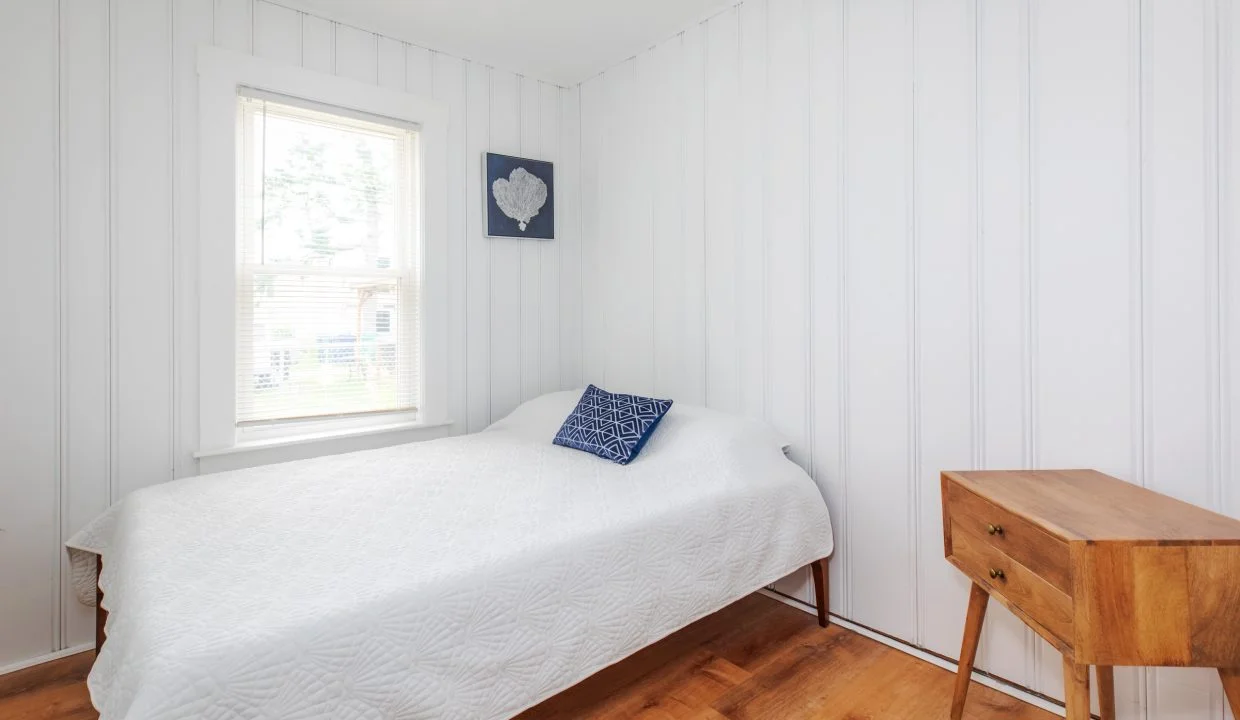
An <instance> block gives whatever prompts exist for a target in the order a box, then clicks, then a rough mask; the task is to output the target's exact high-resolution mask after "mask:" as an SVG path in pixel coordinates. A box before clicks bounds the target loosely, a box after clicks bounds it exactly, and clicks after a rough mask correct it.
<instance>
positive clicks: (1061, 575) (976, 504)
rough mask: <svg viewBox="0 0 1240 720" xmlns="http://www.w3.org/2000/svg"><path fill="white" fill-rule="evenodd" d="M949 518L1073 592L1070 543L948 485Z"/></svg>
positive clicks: (1062, 588)
mask: <svg viewBox="0 0 1240 720" xmlns="http://www.w3.org/2000/svg"><path fill="white" fill-rule="evenodd" d="M944 502H946V503H947V508H946V515H947V516H948V517H949V518H950V519H951V521H952V522H955V523H959V524H960V525H961V526H962V527H963V528H965V529H966V530H968V531H970V532H971V533H973V534H974V535H975V536H977V537H978V538H980V539H981V540H983V541H984V542H985V543H987V544H989V545H992V546H994V547H995V548H996V549H998V550H999V551H1001V552H1002V553H1003V554H1005V555H1007V556H1009V557H1011V558H1012V559H1014V560H1016V562H1018V563H1020V564H1021V565H1024V566H1025V567H1026V568H1028V569H1029V570H1031V571H1033V572H1034V573H1036V574H1037V575H1040V576H1041V577H1042V578H1044V579H1045V580H1046V581H1047V582H1049V583H1050V584H1051V585H1054V586H1055V587H1057V588H1059V589H1060V590H1062V591H1063V592H1065V593H1069V594H1071V593H1072V571H1071V555H1070V554H1069V552H1068V544H1067V543H1066V542H1064V541H1063V540H1060V539H1059V538H1057V537H1055V536H1053V535H1050V534H1048V533H1047V532H1046V531H1045V530H1042V529H1041V528H1039V527H1037V526H1035V525H1033V524H1032V523H1029V522H1028V521H1026V520H1024V519H1022V518H1020V517H1018V516H1017V515H1015V514H1013V513H1011V512H1008V511H1007V510H1004V509H1003V508H1001V507H999V506H998V505H995V504H994V503H992V502H989V501H988V500H985V499H983V498H980V497H978V496H977V495H974V494H973V493H971V492H969V491H968V490H965V489H964V488H962V487H960V486H958V485H957V484H956V483H947V492H946V493H945V495H944Z"/></svg>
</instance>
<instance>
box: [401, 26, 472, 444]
mask: <svg viewBox="0 0 1240 720" xmlns="http://www.w3.org/2000/svg"><path fill="white" fill-rule="evenodd" d="M409 50H410V53H409V55H410V57H412V56H413V52H412V51H413V48H410V49H409ZM409 77H412V74H410V76H409ZM490 87H491V85H490V71H489V70H488V69H487V68H486V67H484V66H482V65H479V64H477V63H467V66H466V88H465V90H466V96H465V106H466V107H467V108H468V112H467V115H466V128H465V187H466V192H465V267H466V278H465V286H466V307H465V319H466V323H465V324H466V331H465V332H466V339H465V345H466V348H467V353H466V358H465V364H466V368H465V377H466V381H465V394H466V404H467V409H466V412H467V417H466V419H465V420H466V427H467V430H468V431H469V432H477V431H478V430H481V429H483V428H484V427H486V426H487V425H488V424H490V422H491V245H490V240H488V239H487V238H486V225H485V221H484V218H485V213H486V207H485V205H484V203H485V196H484V193H483V186H484V178H483V174H482V157H483V153H485V152H486V151H487V148H488V147H490V144H491V127H490Z"/></svg>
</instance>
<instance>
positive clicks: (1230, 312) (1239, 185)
mask: <svg viewBox="0 0 1240 720" xmlns="http://www.w3.org/2000/svg"><path fill="white" fill-rule="evenodd" d="M1217 10H1218V16H1217V23H1218V29H1217V33H1216V35H1215V40H1216V43H1217V48H1218V55H1217V60H1218V65H1217V67H1218V70H1219V74H1218V86H1217V87H1218V89H1219V97H1218V104H1217V109H1218V115H1217V118H1218V136H1217V137H1218V141H1219V145H1218V160H1219V163H1218V173H1219V194H1218V209H1219V216H1218V217H1219V249H1220V257H1219V274H1218V279H1219V284H1220V292H1219V297H1220V300H1221V305H1220V308H1219V310H1220V314H1221V322H1220V323H1219V330H1220V335H1221V337H1220V339H1219V351H1220V356H1221V378H1220V392H1219V398H1220V400H1221V401H1222V403H1223V411H1222V413H1221V419H1222V429H1223V434H1222V437H1221V438H1220V448H1219V450H1220V452H1219V464H1220V468H1219V470H1220V475H1221V477H1220V480H1221V482H1220V491H1221V492H1220V495H1221V498H1220V501H1221V506H1222V508H1223V512H1225V513H1227V514H1228V515H1231V516H1232V517H1240V49H1237V47H1236V44H1237V43H1240V6H1238V5H1237V4H1236V2H1235V1H1234V0H1228V1H1226V2H1220V3H1218V5H1217ZM1225 714H1226V717H1228V718H1232V719H1233V720H1234V717H1233V715H1232V712H1231V710H1230V709H1227V710H1225Z"/></svg>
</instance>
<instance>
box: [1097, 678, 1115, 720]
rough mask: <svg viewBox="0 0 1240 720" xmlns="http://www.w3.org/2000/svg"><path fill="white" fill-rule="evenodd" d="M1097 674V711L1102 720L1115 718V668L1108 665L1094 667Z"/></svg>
mask: <svg viewBox="0 0 1240 720" xmlns="http://www.w3.org/2000/svg"><path fill="white" fill-rule="evenodd" d="M1094 672H1095V673H1096V674H1097V675H1098V712H1099V715H1100V716H1101V717H1102V720H1115V668H1113V667H1111V666H1110V665H1098V666H1096V667H1094Z"/></svg>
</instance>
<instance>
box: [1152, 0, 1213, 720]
mask: <svg viewBox="0 0 1240 720" xmlns="http://www.w3.org/2000/svg"><path fill="white" fill-rule="evenodd" d="M1212 5H1213V0H1179V1H1177V2H1167V1H1166V0H1146V1H1145V2H1143V3H1142V6H1141V32H1142V36H1141V38H1140V40H1141V50H1142V52H1141V78H1142V87H1141V102H1142V107H1141V121H1142V122H1141V131H1142V135H1141V148H1142V152H1141V160H1142V163H1143V165H1142V168H1141V170H1142V173H1141V177H1142V178H1143V182H1142V186H1141V187H1142V197H1141V208H1142V228H1143V232H1142V248H1143V249H1142V268H1143V276H1142V277H1141V278H1140V281H1141V294H1142V297H1143V302H1142V303H1141V306H1140V307H1141V310H1142V320H1143V324H1144V326H1143V330H1142V340H1143V346H1144V347H1143V348H1142V355H1143V360H1144V362H1143V367H1144V377H1143V378H1142V380H1143V383H1144V398H1145V407H1144V414H1143V418H1144V452H1145V468H1144V477H1145V484H1146V485H1147V486H1148V487H1150V488H1153V489H1155V490H1158V491H1159V492H1163V493H1167V494H1169V495H1172V496H1174V497H1178V498H1180V499H1182V500H1186V501H1188V502H1191V503H1194V504H1197V505H1201V506H1205V507H1211V506H1213V504H1214V500H1215V497H1214V487H1213V485H1214V483H1213V472H1214V465H1215V462H1214V458H1213V454H1212V452H1211V448H1212V445H1213V442H1214V438H1213V432H1214V431H1213V427H1214V422H1213V413H1214V410H1215V402H1214V400H1213V398H1214V397H1215V396H1216V395H1217V393H1218V388H1217V385H1216V383H1217V378H1216V374H1215V372H1216V371H1215V368H1216V365H1215V362H1216V360H1215V358H1217V355H1216V354H1214V353H1212V349H1213V348H1212V346H1213V340H1214V337H1215V328H1216V327H1217V325H1216V324H1214V323H1211V322H1210V321H1209V319H1210V318H1211V317H1212V315H1213V307H1214V306H1215V298H1214V295H1213V293H1214V291H1215V290H1216V283H1217V276H1216V272H1217V262H1216V253H1217V245H1216V242H1217V236H1216V235H1215V224H1216V218H1217V215H1216V214H1215V213H1216V212H1217V210H1216V208H1215V203H1214V201H1213V199H1212V198H1213V197H1214V196H1215V195H1216V193H1217V188H1216V187H1215V185H1214V179H1213V177H1212V176H1211V169H1212V168H1213V162H1212V156H1214V155H1215V153H1216V148H1215V147H1214V143H1215V138H1214V137H1212V136H1208V135H1207V132H1208V127H1207V112H1208V110H1209V109H1210V108H1211V107H1212V105H1213V101H1214V98H1215V96H1216V87H1215V85H1214V77H1213V70H1214V58H1213V57H1212V56H1209V55H1208V53H1211V52H1212V51H1213V44H1212V43H1206V39H1207V29H1208V28H1209V29H1210V30H1211V31H1212V25H1209V24H1208V23H1207V17H1206V15H1207V7H1209V6H1212ZM1186 317H1192V318H1202V319H1204V320H1206V321H1205V322H1185V318H1186ZM1217 685H1218V679H1217V676H1216V674H1215V673H1211V672H1203V671H1193V670H1172V669H1160V670H1158V671H1156V672H1154V673H1153V674H1152V676H1151V682H1150V685H1149V690H1148V694H1149V698H1148V700H1149V706H1150V711H1151V713H1153V714H1154V716H1155V717H1182V716H1186V715H1187V714H1188V713H1190V712H1191V711H1192V710H1193V708H1194V707H1197V706H1199V704H1200V700H1201V699H1202V698H1204V697H1208V696H1211V695H1215V694H1216V693H1215V692H1214V690H1215V688H1216V686H1217ZM1219 700H1220V698H1214V704H1215V706H1216V708H1218V710H1219V712H1220V713H1221V704H1220V703H1219Z"/></svg>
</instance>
